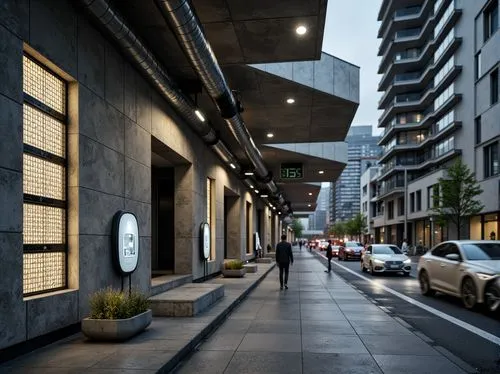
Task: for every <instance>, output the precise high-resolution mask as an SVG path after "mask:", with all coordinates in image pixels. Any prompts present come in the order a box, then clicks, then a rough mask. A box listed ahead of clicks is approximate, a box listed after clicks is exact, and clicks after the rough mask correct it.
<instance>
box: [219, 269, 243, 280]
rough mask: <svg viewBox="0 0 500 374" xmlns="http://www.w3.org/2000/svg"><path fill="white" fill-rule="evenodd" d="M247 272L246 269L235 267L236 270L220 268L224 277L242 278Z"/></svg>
mask: <svg viewBox="0 0 500 374" xmlns="http://www.w3.org/2000/svg"><path fill="white" fill-rule="evenodd" d="M246 272H247V269H245V268H243V269H237V270H229V269H222V274H223V275H224V278H243V277H244V276H245V274H246Z"/></svg>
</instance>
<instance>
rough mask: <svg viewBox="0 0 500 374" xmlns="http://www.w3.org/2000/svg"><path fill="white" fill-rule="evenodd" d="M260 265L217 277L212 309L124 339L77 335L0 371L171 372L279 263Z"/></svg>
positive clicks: (163, 320)
mask: <svg viewBox="0 0 500 374" xmlns="http://www.w3.org/2000/svg"><path fill="white" fill-rule="evenodd" d="M274 266H275V264H274V263H272V264H258V272H257V273H247V274H246V276H245V277H244V278H222V277H219V278H215V279H211V280H210V281H208V282H207V283H220V284H224V286H225V295H224V297H223V298H222V299H221V301H219V302H218V303H216V304H215V305H214V306H213V307H211V308H209V309H208V310H207V311H205V312H203V313H201V314H199V315H197V316H195V317H188V318H180V317H175V318H167V317H154V318H153V322H152V323H151V325H150V326H149V327H148V328H147V329H146V331H144V332H143V333H141V334H139V335H138V336H136V337H134V338H132V339H130V340H127V341H126V342H123V343H94V342H90V341H88V340H86V339H85V337H84V336H83V335H82V334H76V335H73V336H70V337H68V338H66V339H63V340H61V341H59V342H57V343H54V344H52V345H49V346H47V347H44V348H40V349H38V350H36V351H34V352H32V353H30V354H27V355H24V356H21V357H19V358H17V359H15V360H12V361H8V362H6V363H4V364H2V365H0V373H2V374H3V373H9V374H10V373H23V374H25V373H37V374H39V373H42V374H45V373H47V374H48V373H50V374H60V373H64V374H69V373H71V374H73V373H75V374H76V373H85V374H93V373H95V374H101V373H102V374H115V373H141V374H149V373H157V372H169V371H170V370H171V369H172V368H173V367H175V365H177V364H178V363H179V361H180V360H181V359H183V358H184V357H185V356H186V355H187V354H189V353H190V352H191V351H192V350H193V349H194V348H195V347H196V345H198V344H199V343H200V342H201V341H202V339H203V338H205V337H206V336H207V335H208V334H210V333H211V332H212V331H213V330H214V329H215V328H217V327H218V326H219V325H220V324H221V323H222V322H223V321H224V320H225V319H226V317H227V315H228V314H229V313H230V312H231V311H232V310H233V309H234V308H235V307H236V306H237V305H238V304H239V303H240V302H241V301H242V300H243V299H244V298H245V297H246V296H247V295H248V294H249V292H251V291H252V290H253V289H254V288H255V287H256V286H257V285H258V284H259V283H260V281H261V280H262V279H263V278H264V277H265V276H266V275H267V274H268V273H269V271H271V270H272V269H273V268H274Z"/></svg>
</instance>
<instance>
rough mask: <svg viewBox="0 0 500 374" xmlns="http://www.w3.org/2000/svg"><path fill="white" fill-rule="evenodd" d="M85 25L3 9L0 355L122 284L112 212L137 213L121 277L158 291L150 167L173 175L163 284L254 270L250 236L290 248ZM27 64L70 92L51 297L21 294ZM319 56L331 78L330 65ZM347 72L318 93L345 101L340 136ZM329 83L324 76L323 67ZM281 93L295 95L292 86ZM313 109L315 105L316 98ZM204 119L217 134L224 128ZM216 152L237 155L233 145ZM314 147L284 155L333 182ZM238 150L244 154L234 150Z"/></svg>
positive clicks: (63, 4) (275, 219)
mask: <svg viewBox="0 0 500 374" xmlns="http://www.w3.org/2000/svg"><path fill="white" fill-rule="evenodd" d="M128 3H131V2H128ZM137 4H138V3H135V5H137ZM318 12H319V10H318ZM323 17H324V14H323ZM89 19H90V18H89V17H88V15H86V14H84V13H82V12H81V10H80V8H78V7H77V6H75V4H73V3H72V2H68V1H64V0H51V1H44V0H40V1H33V0H32V1H28V0H22V1H17V0H6V1H2V2H1V3H0V63H1V65H2V69H1V70H0V82H2V84H1V85H0V155H1V157H0V207H1V211H0V256H2V258H3V260H2V261H1V262H0V272H1V273H2V274H3V275H4V276H3V277H2V278H1V280H0V300H2V302H1V304H0V352H1V350H2V349H5V348H10V347H13V346H15V345H16V344H18V343H23V342H26V341H29V340H31V339H33V338H36V337H41V336H44V335H45V334H48V333H51V332H54V331H58V330H59V329H62V328H65V327H68V326H74V325H75V324H78V323H79V322H80V321H81V319H82V318H84V317H86V316H87V315H88V311H89V306H88V300H89V295H90V294H91V293H92V292H95V291H97V290H99V289H102V288H105V287H114V288H118V289H119V288H120V287H121V285H122V281H123V279H122V278H121V277H120V276H119V275H118V274H117V272H116V271H115V270H114V268H113V263H112V252H111V251H112V245H111V239H112V238H111V236H112V220H113V216H114V215H115V214H116V213H117V212H118V211H128V212H131V213H133V214H134V215H135V216H136V218H137V221H138V224H139V245H140V247H139V248H140V251H139V254H140V255H139V261H138V268H137V269H136V271H135V272H134V273H133V274H132V275H131V284H132V286H133V288H136V289H138V290H140V291H143V292H145V293H146V294H155V293H157V292H159V291H158V290H159V288H158V287H157V285H158V284H159V283H161V281H162V278H161V276H160V277H156V278H153V279H154V282H153V281H152V277H154V276H155V275H156V274H155V269H154V266H155V265H154V261H155V260H154V259H153V254H154V253H155V250H154V248H155V246H156V245H157V242H158V232H160V233H161V232H162V230H163V229H165V227H159V228H158V227H157V226H158V225H159V224H158V217H157V215H156V213H155V209H157V208H156V204H157V201H156V200H155V199H156V197H155V196H156V195H155V193H156V192H157V191H155V187H154V180H155V178H156V175H157V174H158V170H159V169H169V170H171V171H172V175H173V177H172V178H173V179H172V186H173V187H172V195H171V196H170V202H171V203H172V209H171V210H172V211H173V219H172V223H171V225H172V227H171V228H172V231H171V232H172V234H171V242H169V243H170V244H169V245H168V246H167V247H165V248H166V249H165V248H164V249H165V250H166V251H168V252H169V254H170V255H171V258H172V264H171V268H169V269H161V270H165V274H175V275H189V276H192V278H193V279H194V280H202V279H204V277H205V276H214V275H217V274H218V273H219V271H220V269H221V264H222V263H223V261H224V259H227V258H236V259H241V260H244V261H246V260H252V259H254V257H255V254H254V244H255V243H254V237H253V234H254V233H255V232H258V233H259V235H260V242H261V245H262V247H263V248H264V249H265V250H266V247H267V245H268V244H269V245H271V246H272V247H275V245H276V243H277V242H278V238H279V236H280V235H281V234H282V233H286V234H287V236H288V237H289V238H290V239H291V238H292V237H293V235H292V233H291V231H290V229H287V228H286V225H284V224H283V221H282V220H281V219H280V216H279V215H278V214H279V213H278V212H277V211H276V210H275V209H273V208H272V207H271V206H270V205H269V204H268V203H267V202H266V200H263V199H261V198H260V196H259V195H258V194H257V193H255V191H254V189H253V188H249V186H248V185H247V184H245V183H244V181H243V179H244V178H242V176H241V175H237V174H235V173H234V172H233V171H232V170H231V168H230V165H228V164H226V163H224V162H222V161H221V159H219V158H218V157H217V155H216V154H215V153H214V152H213V151H212V149H211V148H210V147H208V146H207V144H205V143H204V142H203V140H202V139H201V138H200V137H199V135H197V134H196V133H195V132H194V131H193V130H192V128H191V127H190V126H188V124H187V123H186V122H185V121H184V119H183V118H181V117H180V116H179V115H178V114H177V113H176V112H174V110H173V109H172V107H171V106H170V105H169V104H168V103H167V102H166V101H165V99H164V98H163V97H162V96H161V95H160V93H159V92H158V91H157V90H155V88H154V87H153V86H152V85H151V84H150V83H149V82H148V81H147V80H146V79H145V78H144V76H143V75H142V73H141V72H140V71H139V70H136V68H135V67H133V66H132V65H131V63H130V62H129V60H128V59H127V58H126V57H125V56H124V55H123V54H122V53H121V52H120V50H119V49H118V47H117V46H116V44H115V42H113V41H112V40H111V39H108V37H107V36H106V35H105V34H104V33H102V32H101V31H100V29H98V28H97V27H96V26H95V24H94V23H93V22H91V21H90V20H89ZM317 30H319V29H317ZM320 34H322V33H320ZM320 36H321V37H322V35H320ZM287 37H289V36H287ZM320 39H321V38H319V39H317V40H316V42H319V41H320ZM316 44H317V43H316ZM287 51H288V49H287ZM315 51H316V45H314V46H313V47H311V53H312V54H313V55H316V52H315ZM287 53H288V52H287ZM23 55H26V56H29V57H30V58H31V59H33V60H34V61H36V62H37V64H39V65H40V66H41V67H43V69H47V70H49V71H50V72H51V74H54V75H55V76H57V77H59V78H60V79H61V80H63V81H64V82H66V85H67V88H68V90H67V96H66V100H67V123H66V133H67V144H66V149H67V152H66V154H67V164H66V166H65V167H66V175H67V183H66V201H67V206H66V208H65V209H66V214H67V221H66V222H67V224H66V237H65V238H66V239H65V240H66V242H65V243H64V244H65V246H66V258H67V261H66V263H65V269H64V271H65V275H66V278H67V279H66V283H65V286H64V287H62V288H61V289H58V290H57V291H50V290H49V291H50V292H43V293H39V294H36V295H30V296H27V295H25V293H24V292H23V270H26V269H23V268H24V267H25V266H23V256H24V253H25V250H24V247H23V245H24V242H23V235H24V232H25V227H26V223H25V222H24V221H23V219H24V218H23V215H25V212H23V204H25V203H26V200H25V196H24V195H26V193H25V191H24V189H23V188H24V187H23V178H24V177H25V174H26V172H25V169H24V168H25V166H24V163H23V157H24V155H23V152H25V149H24V148H25V145H24V144H23V143H25V141H24V139H23V131H24V130H23V121H24V114H23V113H24V111H23V106H25V105H26V101H25V100H26V98H25V95H24V93H23V75H24V74H23ZM317 55H318V56H320V55H321V53H320V52H318V53H317ZM162 56H163V57H165V56H164V55H163V51H162ZM174 57H175V58H179V56H177V55H176V56H174ZM299 57H300V56H299ZM309 57H310V56H309ZM283 58H284V57H283ZM324 58H325V59H326V60H328V61H330V62H331V64H332V68H333V64H334V58H333V57H332V56H326V57H324ZM257 60H259V61H260V59H257ZM322 62H324V60H323V57H321V60H320V63H322ZM290 64H295V63H290ZM314 64H315V62H313V61H309V62H307V63H304V64H303V66H304V67H305V68H306V69H308V66H313V65H314ZM343 64H345V65H346V66H347V68H343V69H341V70H340V71H339V72H337V73H335V77H336V78H335V79H337V80H339V82H342V81H344V83H343V84H340V83H339V85H338V87H337V88H336V91H335V92H334V91H332V92H331V93H323V92H322V93H321V95H327V96H328V95H333V94H337V93H338V92H339V95H341V99H339V100H341V101H342V103H340V102H339V104H338V106H336V107H335V109H336V110H339V111H340V112H342V109H343V105H345V108H344V109H345V111H344V112H342V113H340V112H339V113H340V114H341V117H342V121H340V122H341V124H340V128H341V129H344V128H345V130H346V131H347V128H348V126H349V124H350V121H351V120H352V117H353V116H354V113H355V110H356V108H357V105H358V103H357V101H358V100H359V69H358V68H355V67H352V66H351V68H349V66H350V64H348V63H343ZM341 65H342V64H341ZM342 66H343V65H342ZM245 69H247V70H255V69H253V68H250V67H245ZM346 69H347V70H346ZM181 70H182V69H181ZM263 74H264V73H263ZM266 74H267V73H266ZM325 74H333V70H329V71H327V72H326V73H325ZM342 74H345V76H344V77H343V76H342ZM280 79H281V78H280ZM286 84H292V85H297V87H298V86H299V85H301V83H296V82H294V81H291V82H287V83H286ZM300 89H305V88H301V87H299V88H297V90H300ZM307 89H308V90H309V92H308V95H310V96H311V102H312V97H313V95H314V96H315V97H316V96H317V95H316V93H315V91H314V90H315V89H312V88H311V87H308V88H307ZM337 91H338V92H337ZM346 95H347V96H348V97H347V98H344V96H346ZM320 99H322V100H325V96H320ZM204 100H206V97H205V98H204ZM335 100H337V98H335ZM202 101H203V100H201V99H200V102H202ZM324 103H325V102H323V104H324ZM326 103H328V100H327V101H326ZM210 104H211V103H210ZM203 105H206V103H205V102H203ZM310 106H311V105H310ZM206 113H209V110H206ZM209 114H211V113H209ZM320 117H321V116H320ZM212 119H213V120H214V122H215V121H217V120H218V121H219V125H220V123H222V124H224V121H223V120H222V119H220V118H218V119H217V120H216V119H214V118H213V116H212ZM320 119H321V120H323V118H322V117H321V118H320ZM316 121H318V120H317V119H316ZM312 122H314V121H312ZM313 124H314V123H311V124H310V125H311V126H312V125H313ZM226 131H227V132H228V130H227V129H226ZM342 131H343V130H342ZM222 136H226V134H222ZM340 138H342V137H340ZM300 140H301V139H299V138H298V139H297V141H300ZM341 140H343V138H342V139H339V141H341ZM224 141H225V142H226V143H228V144H229V145H230V146H231V147H233V148H234V144H235V143H236V141H235V140H234V139H227V138H226V139H224ZM310 148H311V151H308V152H306V154H302V153H300V152H299V151H298V150H295V151H283V152H284V153H283V154H285V153H286V155H287V157H288V154H294V157H295V158H299V159H300V158H302V159H303V158H306V157H310V158H311V160H312V161H311V162H313V163H314V162H319V163H320V164H319V165H321V167H323V165H325V164H333V163H332V162H331V161H332V160H335V161H337V163H336V164H335V165H334V166H332V171H331V172H332V175H334V173H339V172H340V171H341V169H342V167H343V165H344V164H343V161H342V160H344V159H345V155H344V154H343V150H344V149H345V147H344V145H343V144H342V143H340V142H339V143H335V144H334V143H329V144H328V145H323V144H321V145H318V146H316V145H313V144H312V143H311V145H310ZM316 149H321V154H319V155H316V154H315V152H316V151H313V150H316ZM234 151H235V152H240V153H243V152H242V150H241V147H239V148H237V149H235V150H234ZM277 151H279V150H276V152H277ZM316 156H318V157H316ZM318 160H319V161H318ZM271 161H276V160H271ZM208 180H210V181H211V182H209V183H210V186H211V187H210V194H211V195H210V196H207V194H208V192H207V191H208V189H207V188H208V187H207V183H208ZM285 192H286V191H285ZM303 195H304V196H305V195H306V194H303ZM301 197H302V196H301ZM209 205H210V208H211V209H210V213H208V212H207V211H208V206H209ZM299 206H300V205H299ZM274 208H275V207H274ZM280 213H281V212H280ZM209 214H210V217H212V219H211V230H212V243H211V244H212V248H213V253H212V254H211V258H210V260H209V261H208V262H207V264H206V265H207V266H206V267H205V266H204V262H203V261H202V259H201V258H200V248H199V240H200V235H199V232H200V225H201V223H202V222H204V221H206V220H207V217H208V215H209ZM160 275H161V274H160Z"/></svg>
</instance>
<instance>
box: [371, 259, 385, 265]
mask: <svg viewBox="0 0 500 374" xmlns="http://www.w3.org/2000/svg"><path fill="white" fill-rule="evenodd" d="M373 262H375V263H376V264H383V263H384V261H382V260H379V259H377V258H374V259H373Z"/></svg>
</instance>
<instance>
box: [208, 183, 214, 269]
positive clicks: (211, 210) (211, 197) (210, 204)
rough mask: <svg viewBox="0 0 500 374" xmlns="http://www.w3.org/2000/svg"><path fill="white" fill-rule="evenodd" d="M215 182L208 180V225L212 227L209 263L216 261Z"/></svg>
mask: <svg viewBox="0 0 500 374" xmlns="http://www.w3.org/2000/svg"><path fill="white" fill-rule="evenodd" d="M214 185H215V181H214V180H213V179H210V178H207V223H208V224H209V225H210V257H209V258H208V260H209V261H213V260H215V204H214V200H215V199H214V198H215V188H214Z"/></svg>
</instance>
